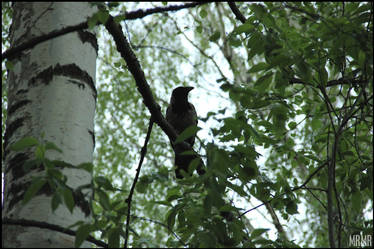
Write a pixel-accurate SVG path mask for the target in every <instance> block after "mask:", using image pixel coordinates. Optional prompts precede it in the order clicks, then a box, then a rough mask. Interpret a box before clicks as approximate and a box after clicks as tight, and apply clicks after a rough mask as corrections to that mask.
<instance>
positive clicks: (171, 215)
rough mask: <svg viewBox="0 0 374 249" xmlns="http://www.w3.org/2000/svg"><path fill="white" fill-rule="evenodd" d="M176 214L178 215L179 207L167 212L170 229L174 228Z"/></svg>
mask: <svg viewBox="0 0 374 249" xmlns="http://www.w3.org/2000/svg"><path fill="white" fill-rule="evenodd" d="M176 215H177V208H176V207H173V208H172V209H170V210H169V211H168V212H167V214H166V220H167V224H168V227H169V228H170V229H173V226H174V224H175V216H176Z"/></svg>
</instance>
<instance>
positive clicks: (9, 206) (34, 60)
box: [2, 2, 97, 247]
mask: <svg viewBox="0 0 374 249" xmlns="http://www.w3.org/2000/svg"><path fill="white" fill-rule="evenodd" d="M13 9H14V12H13V21H12V27H11V30H10V36H11V45H12V46H17V45H19V44H22V43H23V42H26V41H27V40H29V39H30V38H33V37H36V36H41V35H43V34H48V33H49V32H51V31H53V30H59V29H61V28H64V27H66V26H69V25H75V24H79V23H81V22H83V21H86V19H87V17H89V16H91V15H92V14H93V13H94V11H95V8H93V7H92V6H91V5H90V4H88V3H77V2H69V3H63V2H55V3H50V2H42V3H34V2H32V3H20V2H16V3H14V5H13ZM96 57H97V41H96V37H95V34H94V33H93V32H92V31H88V30H82V31H79V32H73V33H69V34H66V35H63V36H60V37H58V38H54V39H51V40H48V41H46V42H43V43H40V44H38V45H36V46H35V47H33V48H32V49H29V50H25V51H23V52H22V53H20V54H19V55H18V56H16V57H14V58H12V60H11V63H12V64H13V69H12V70H10V71H8V79H7V84H8V110H7V121H6V132H5V136H4V147H3V148H4V157H3V163H4V168H3V169H4V181H5V185H4V197H3V198H4V201H3V207H2V217H3V219H4V218H8V219H14V220H21V219H26V220H32V221H38V222H46V223H50V224H55V225H59V226H62V227H68V226H69V225H71V224H74V223H75V222H77V221H79V220H82V221H85V222H89V221H90V219H91V212H90V211H89V209H88V210H87V207H85V208H83V207H84V205H80V204H79V203H82V201H84V200H83V198H86V202H87V200H88V196H90V193H89V192H88V191H86V192H84V193H86V194H87V195H86V197H80V198H81V200H79V198H75V207H74V209H73V212H72V213H70V211H69V210H68V209H67V207H66V206H65V205H63V204H61V205H59V207H58V208H57V209H56V210H55V211H54V212H52V208H51V199H52V196H53V194H54V193H53V192H52V191H51V188H50V187H48V186H49V184H45V185H44V187H43V188H42V189H41V190H40V191H39V192H38V193H37V194H36V195H35V196H34V198H32V199H31V200H30V201H29V202H28V203H27V204H26V205H24V204H23V203H22V200H23V197H24V194H25V191H26V190H27V189H28V187H29V186H30V183H31V182H32V181H31V180H32V178H33V177H35V176H43V175H45V172H44V167H42V166H40V167H36V168H35V167H34V168H32V169H30V170H27V171H25V170H24V168H23V164H24V163H25V161H27V160H30V159H33V158H35V154H34V150H35V147H33V148H31V149H28V150H24V151H12V150H10V146H11V145H12V144H14V143H15V142H16V141H18V140H20V139H21V138H23V137H27V136H31V137H34V138H36V139H38V140H39V141H50V142H53V143H54V144H56V145H57V147H59V148H60V149H61V150H62V152H63V153H59V152H57V151H54V150H48V151H47V152H46V154H45V157H46V158H49V159H51V160H61V161H65V162H67V163H70V164H72V165H79V164H80V163H83V162H92V158H93V155H92V154H93V149H94V146H95V142H94V128H93V126H94V114H95V105H96V88H95V80H96V79H95V71H96ZM62 173H63V174H64V175H65V176H66V177H67V182H66V184H67V185H68V186H69V187H70V188H72V189H74V188H77V187H78V186H81V185H84V184H89V183H90V182H91V178H92V177H91V175H90V174H89V173H88V172H87V171H85V170H82V169H78V168H63V169H62ZM74 197H76V196H74ZM61 200H63V197H62V196H61ZM2 228H3V231H2V233H3V234H2V235H3V236H2V238H3V239H2V246H3V247H73V246H74V239H75V238H74V237H73V236H69V235H66V234H64V233H59V232H56V231H52V230H49V229H41V228H37V227H27V226H19V225H11V224H3V226H2ZM83 246H89V244H86V243H84V244H83Z"/></svg>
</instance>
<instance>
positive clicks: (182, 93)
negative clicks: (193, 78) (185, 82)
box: [171, 86, 193, 103]
mask: <svg viewBox="0 0 374 249" xmlns="http://www.w3.org/2000/svg"><path fill="white" fill-rule="evenodd" d="M192 89H193V87H191V86H186V87H184V86H180V87H177V88H175V89H174V90H173V93H172V94H171V102H172V103H175V102H188V93H189V92H190V91H191V90H192Z"/></svg>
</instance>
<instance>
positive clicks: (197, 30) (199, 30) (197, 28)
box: [196, 25, 203, 34]
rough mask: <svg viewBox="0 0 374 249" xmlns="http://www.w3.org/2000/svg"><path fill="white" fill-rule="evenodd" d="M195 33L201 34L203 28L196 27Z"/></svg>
mask: <svg viewBox="0 0 374 249" xmlns="http://www.w3.org/2000/svg"><path fill="white" fill-rule="evenodd" d="M196 32H197V33H199V34H201V33H202V32H203V26H201V25H199V26H197V27H196Z"/></svg>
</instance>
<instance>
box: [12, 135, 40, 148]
mask: <svg viewBox="0 0 374 249" xmlns="http://www.w3.org/2000/svg"><path fill="white" fill-rule="evenodd" d="M38 144H39V142H38V140H37V139H36V138H33V137H24V138H22V139H20V140H18V141H17V142H15V143H14V144H12V145H11V146H10V149H11V150H15V151H21V150H24V149H26V148H28V147H32V146H35V145H38Z"/></svg>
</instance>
